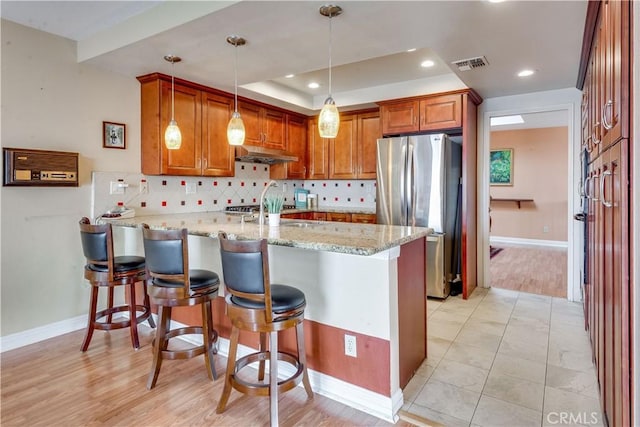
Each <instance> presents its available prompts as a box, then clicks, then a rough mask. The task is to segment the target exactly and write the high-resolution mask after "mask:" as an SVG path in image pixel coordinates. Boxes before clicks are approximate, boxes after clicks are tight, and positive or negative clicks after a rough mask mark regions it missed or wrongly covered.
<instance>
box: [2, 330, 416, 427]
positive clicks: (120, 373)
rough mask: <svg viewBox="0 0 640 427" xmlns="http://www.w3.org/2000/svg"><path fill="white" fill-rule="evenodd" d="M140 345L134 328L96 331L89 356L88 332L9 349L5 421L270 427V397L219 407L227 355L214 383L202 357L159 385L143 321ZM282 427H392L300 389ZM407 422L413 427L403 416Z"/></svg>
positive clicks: (238, 397)
mask: <svg viewBox="0 0 640 427" xmlns="http://www.w3.org/2000/svg"><path fill="white" fill-rule="evenodd" d="M139 331H140V344H141V347H140V349H139V350H137V351H136V350H134V349H133V348H132V347H131V343H130V339H129V335H128V330H127V329H123V330H117V331H110V332H104V331H96V332H95V333H94V336H93V340H92V342H91V345H90V347H89V350H88V351H87V352H86V353H81V352H80V344H81V343H82V338H83V334H84V331H76V332H73V333H69V334H65V335H62V336H59V337H56V338H52V339H49V340H46V341H42V342H40V343H36V344H32V345H29V346H25V347H21V348H18V349H15V350H11V351H7V352H4V353H2V354H1V355H0V357H1V365H0V367H1V370H0V381H1V382H2V384H1V389H2V392H1V407H0V409H1V418H0V424H1V425H2V426H3V427H11V426H21V427H22V426H30V427H33V426H65V427H75V426H145V427H146V426H201V425H207V426H267V425H269V401H268V399H267V398H260V397H248V396H244V395H242V394H241V393H239V392H237V391H235V390H234V391H232V393H231V397H230V399H229V404H228V405H227V410H226V411H225V412H224V413H223V414H221V415H218V414H216V412H215V409H216V405H217V403H218V398H219V396H220V394H221V392H222V387H223V372H224V368H225V367H226V358H224V357H218V356H216V368H217V371H218V375H219V378H218V380H217V381H215V382H213V381H210V380H209V379H208V377H207V374H206V372H205V368H204V359H203V357H202V356H200V357H196V358H194V359H190V360H166V361H163V364H162V369H161V371H160V376H159V378H158V382H157V385H156V387H155V388H154V389H153V390H151V391H149V390H147V388H146V381H147V375H148V374H149V369H150V367H151V359H152V357H151V356H152V354H151V340H152V338H153V333H154V332H153V330H152V329H150V328H148V327H147V326H143V325H140V326H139ZM279 402H280V403H279V407H280V408H279V409H280V411H279V415H280V425H281V426H314V427H315V426H386V425H390V424H389V423H387V422H385V421H382V420H380V419H378V418H376V417H373V416H371V415H369V414H366V413H364V412H361V411H358V410H356V409H353V408H351V407H348V406H345V405H343V404H341V403H339V402H336V401H334V400H331V399H329V398H326V397H324V396H321V395H319V394H317V393H316V394H315V397H314V399H312V400H307V396H306V393H305V391H304V389H303V388H301V387H296V388H295V389H293V390H291V391H289V392H287V393H286V394H284V395H282V396H281V397H280V401H279ZM396 425H399V426H411V425H412V424H411V423H409V422H404V421H399V422H398V424H396Z"/></svg>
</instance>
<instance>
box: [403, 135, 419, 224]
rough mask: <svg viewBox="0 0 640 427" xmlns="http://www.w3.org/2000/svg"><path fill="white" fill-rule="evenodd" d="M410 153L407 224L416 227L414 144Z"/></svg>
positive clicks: (408, 163)
mask: <svg viewBox="0 0 640 427" xmlns="http://www.w3.org/2000/svg"><path fill="white" fill-rule="evenodd" d="M408 146H409V148H408V150H407V151H408V153H407V170H406V175H407V188H406V189H405V193H406V202H407V224H406V225H410V226H412V227H413V226H415V223H416V218H415V211H414V208H415V204H414V199H415V195H414V194H413V193H414V192H413V179H414V165H413V150H414V146H413V144H408Z"/></svg>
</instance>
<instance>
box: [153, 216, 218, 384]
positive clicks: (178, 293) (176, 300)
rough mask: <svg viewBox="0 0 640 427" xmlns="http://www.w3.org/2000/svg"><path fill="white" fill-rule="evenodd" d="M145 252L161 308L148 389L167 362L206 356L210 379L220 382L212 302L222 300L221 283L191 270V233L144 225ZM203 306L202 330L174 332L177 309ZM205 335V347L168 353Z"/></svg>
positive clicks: (210, 274)
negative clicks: (179, 341) (188, 338)
mask: <svg viewBox="0 0 640 427" xmlns="http://www.w3.org/2000/svg"><path fill="white" fill-rule="evenodd" d="M142 237H143V241H144V252H145V257H146V259H147V263H146V265H147V277H148V280H149V281H150V283H149V296H150V297H151V302H152V303H153V304H156V305H158V318H159V320H158V328H157V330H156V337H155V338H154V340H153V363H152V366H151V372H150V373H149V379H148V380H147V388H148V389H149V390H151V389H152V388H153V387H154V386H155V385H156V381H157V380H158V374H159V373H160V367H161V365H162V361H163V360H164V359H171V360H173V359H190V358H192V357H196V356H199V355H201V354H204V361H205V367H206V370H207V375H208V376H209V379H212V380H215V379H217V378H218V376H217V373H216V369H215V361H214V356H213V355H214V354H215V353H216V352H217V350H216V349H215V343H216V341H217V340H218V332H217V331H216V330H215V329H214V328H213V316H212V314H211V301H212V300H213V299H215V298H216V297H217V296H218V287H219V286H220V279H219V278H218V275H217V274H216V273H215V272H213V271H209V270H199V269H191V270H190V269H189V250H188V240H187V238H188V234H187V229H186V228H183V229H181V230H151V229H150V228H149V226H148V225H147V224H142ZM192 305H200V306H201V307H202V326H186V327H182V328H175V329H171V310H172V308H173V307H180V306H192ZM191 334H201V335H202V338H203V345H200V346H192V347H190V348H188V349H182V350H168V346H169V340H170V339H171V338H176V337H179V336H181V335H191Z"/></svg>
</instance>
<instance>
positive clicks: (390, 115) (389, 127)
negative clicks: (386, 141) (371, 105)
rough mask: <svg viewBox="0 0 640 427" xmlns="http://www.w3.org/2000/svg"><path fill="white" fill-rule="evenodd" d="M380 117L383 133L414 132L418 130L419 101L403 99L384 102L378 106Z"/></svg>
mask: <svg viewBox="0 0 640 427" xmlns="http://www.w3.org/2000/svg"><path fill="white" fill-rule="evenodd" d="M380 117H381V118H382V133H383V134H384V135H390V134H391V135H393V134H399V133H407V132H416V131H418V130H419V123H418V118H419V117H420V103H419V102H418V101H404V102H397V103H392V104H384V105H382V106H381V107H380Z"/></svg>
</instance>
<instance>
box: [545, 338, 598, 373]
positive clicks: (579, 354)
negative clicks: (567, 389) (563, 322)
mask: <svg viewBox="0 0 640 427" xmlns="http://www.w3.org/2000/svg"><path fill="white" fill-rule="evenodd" d="M547 364H549V365H554V366H559V367H561V368H568V369H575V370H577V371H587V370H589V369H591V368H592V367H593V362H592V359H591V353H590V352H588V351H585V350H584V349H581V350H572V349H567V348H566V345H564V344H560V343H554V342H551V343H550V345H549V356H548V359H547Z"/></svg>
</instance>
